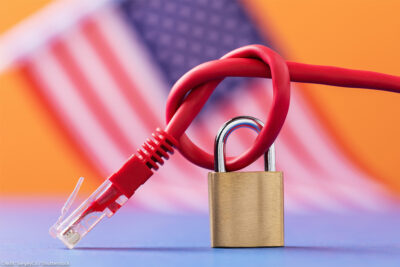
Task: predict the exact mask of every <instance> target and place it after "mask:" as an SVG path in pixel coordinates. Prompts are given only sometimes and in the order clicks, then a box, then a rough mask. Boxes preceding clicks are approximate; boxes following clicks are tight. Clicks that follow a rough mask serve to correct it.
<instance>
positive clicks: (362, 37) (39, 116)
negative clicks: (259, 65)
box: [0, 0, 400, 195]
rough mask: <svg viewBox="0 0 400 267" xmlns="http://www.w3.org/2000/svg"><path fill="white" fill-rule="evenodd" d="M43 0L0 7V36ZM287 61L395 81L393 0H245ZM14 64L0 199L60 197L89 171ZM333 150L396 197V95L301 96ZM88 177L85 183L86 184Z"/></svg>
mask: <svg viewBox="0 0 400 267" xmlns="http://www.w3.org/2000/svg"><path fill="white" fill-rule="evenodd" d="M48 2H50V1H48V0H13V1H1V2H0V34H1V33H3V32H5V31H6V30H7V29H9V28H11V27H12V26H13V25H15V24H16V23H18V22H19V21H21V20H23V19H24V18H25V17H26V16H28V15H29V14H32V13H34V12H35V11H37V10H38V9H40V8H41V7H43V6H44V5H45V4H47V3H48ZM245 4H246V6H247V7H248V9H249V11H250V12H251V13H252V15H253V17H254V18H255V19H256V21H257V23H258V24H259V25H260V28H264V29H267V31H268V34H269V35H271V34H272V36H273V38H272V39H273V41H274V43H275V47H279V50H280V52H281V53H282V52H283V53H284V57H285V58H286V59H288V60H293V61H300V62H305V63H313V64H320V65H335V66H341V67H348V68H356V69H366V70H373V71H378V72H385V73H389V74H394V75H400V67H399V62H400V52H399V50H398V47H400V20H399V19H398V11H399V10H400V2H399V1H372V0H369V1H361V0H358V1H344V0H340V1H329V2H328V1H316V0H304V1H289V0H279V1H278V0H268V1H265V0H264V1H263V0H246V1H245ZM31 90H32V88H31V87H30V85H29V83H28V82H27V81H26V80H25V79H24V76H23V75H22V74H21V71H20V69H19V68H18V67H13V68H11V69H9V70H7V71H6V72H5V73H2V74H0V108H1V111H0V114H1V116H0V119H1V124H0V125H1V126H0V127H1V128H0V176H1V179H0V194H3V195H4V194H43V193H45V194H66V193H69V192H71V190H72V188H73V186H74V184H75V182H76V180H77V178H78V177H79V176H85V177H86V178H89V179H86V182H85V183H84V184H83V188H82V190H83V192H85V193H90V192H92V191H93V190H94V189H95V186H96V185H97V183H96V182H95V181H96V179H94V178H95V177H96V176H98V174H97V173H96V171H95V170H94V169H93V168H91V166H90V165H88V164H87V162H86V161H85V160H83V158H82V157H81V156H80V155H79V154H78V152H77V151H75V150H74V149H73V148H71V147H70V146H69V143H68V141H67V140H66V139H65V135H64V134H63V133H62V132H61V131H60V130H59V129H58V128H57V127H56V125H55V124H54V123H53V121H52V119H51V117H50V116H49V114H46V113H45V110H44V109H43V108H42V106H41V105H40V103H39V102H38V101H37V100H36V98H35V97H34V95H33V94H32V93H31ZM299 90H302V91H303V92H304V94H305V95H306V96H307V98H308V99H309V100H310V103H312V106H313V108H315V109H316V111H317V113H318V114H319V118H320V120H321V122H322V123H323V124H324V125H325V126H326V127H327V129H329V130H330V132H331V134H332V136H333V137H334V138H335V140H336V141H337V143H338V145H339V146H340V147H341V148H342V149H343V150H344V151H345V152H346V155H348V156H349V157H350V158H351V159H352V160H353V161H354V162H355V163H356V164H358V165H359V166H361V167H362V168H363V169H365V170H367V171H368V172H369V173H370V174H371V176H372V177H374V178H376V179H379V181H381V182H382V183H384V184H385V185H387V186H388V187H389V188H390V189H392V191H393V192H397V194H400V179H398V178H399V177H400V167H399V163H398V162H399V158H400V157H399V155H400V152H399V151H400V140H399V139H398V136H400V96H399V95H395V94H393V93H383V92H373V91H368V92H365V91H360V90H356V89H347V88H336V87H328V86H320V85H306V86H302V87H301V89H299ZM91 178H93V179H91Z"/></svg>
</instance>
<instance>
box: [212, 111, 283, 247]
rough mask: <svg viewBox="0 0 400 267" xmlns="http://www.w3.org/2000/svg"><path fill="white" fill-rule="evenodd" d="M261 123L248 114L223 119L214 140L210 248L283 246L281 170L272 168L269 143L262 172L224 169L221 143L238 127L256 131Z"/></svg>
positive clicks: (272, 156) (273, 157)
mask: <svg viewBox="0 0 400 267" xmlns="http://www.w3.org/2000/svg"><path fill="white" fill-rule="evenodd" d="M263 126H264V125H263V123H262V122H261V121H260V120H258V119H256V118H253V117H250V116H240V117H236V118H233V119H231V120H230V121H228V122H226V123H225V124H224V125H223V126H222V127H221V129H220V130H219V132H218V134H217V136H216V139H215V151H214V157H215V161H214V166H215V167H214V169H215V172H210V173H209V174H208V191H209V209H210V232H211V246H212V247H280V246H284V225H283V217H284V213H283V173H282V172H279V171H275V150H274V145H272V146H271V147H270V148H269V150H268V152H267V153H266V154H265V155H264V161H265V171H256V172H226V170H225V156H224V154H225V143H226V141H227V138H228V136H229V134H230V133H232V132H233V131H234V130H236V129H238V128H240V127H248V128H251V129H253V130H255V131H257V132H259V131H260V130H261V128H262V127H263Z"/></svg>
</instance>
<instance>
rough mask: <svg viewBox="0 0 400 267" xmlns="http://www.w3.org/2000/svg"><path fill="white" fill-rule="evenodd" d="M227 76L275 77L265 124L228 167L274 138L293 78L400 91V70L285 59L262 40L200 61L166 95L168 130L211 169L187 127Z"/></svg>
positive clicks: (253, 157) (258, 153) (234, 167)
mask: <svg viewBox="0 0 400 267" xmlns="http://www.w3.org/2000/svg"><path fill="white" fill-rule="evenodd" d="M229 76H242V77H265V78H271V77H272V82H273V90H274V98H273V105H272V107H271V109H270V111H269V113H268V116H267V121H266V123H265V127H264V129H263V130H262V131H261V132H260V134H259V136H258V137H257V139H256V140H255V142H254V144H253V146H252V147H250V148H249V149H248V150H247V151H245V152H244V153H243V154H241V155H239V156H237V157H234V158H228V159H227V162H226V166H227V170H229V171H233V170H238V169H241V168H244V167H245V166H247V165H249V164H251V163H252V162H253V161H255V160H256V159H257V158H258V157H260V156H261V155H262V154H263V153H264V152H265V151H266V150H267V149H268V147H269V146H270V145H271V144H272V143H273V142H274V140H275V138H276V137H277V135H278V134H279V131H280V129H281V128H282V125H283V123H284V121H285V118H286V115H287V111H288V108H289V99H290V91H289V80H290V81H294V82H306V83H318V84H326V85H334V86H343V87H356V88H367V89H377V90H383V91H390V92H397V93H400V77H397V76H392V75H387V74H381V73H376V72H371V71H360V70H350V69H345V68H338V67H329V66H316V65H308V64H301V63H296V62H286V61H284V60H283V59H282V58H281V57H280V56H279V55H278V54H277V53H276V52H274V51H273V50H271V49H269V48H267V47H264V46H261V45H250V46H245V47H242V48H239V49H236V50H234V51H232V52H230V53H228V54H227V55H225V56H224V57H222V58H221V59H220V60H215V61H209V62H206V63H204V64H201V65H199V66H197V67H195V68H193V69H192V70H190V71H189V72H187V73H186V74H185V75H183V76H182V77H181V79H179V80H178V81H177V82H176V83H175V85H174V86H173V88H172V90H171V92H170V95H169V97H168V101H167V108H166V119H167V123H168V125H167V127H166V132H167V133H169V134H170V135H172V136H173V137H174V138H175V139H177V140H179V146H178V148H179V150H180V152H181V153H182V154H183V155H184V156H185V157H186V158H187V159H188V160H190V161H191V162H193V163H194V164H196V165H199V166H201V167H204V168H208V169H213V166H214V162H213V161H214V157H213V155H211V154H209V153H207V152H205V151H203V150H202V149H200V148H199V147H197V146H196V145H195V144H194V143H192V142H191V140H190V139H189V138H188V137H187V136H186V135H185V134H184V132H185V131H186V129H187V128H188V127H189V125H190V124H191V122H192V121H193V119H194V118H195V117H196V116H197V114H198V113H199V112H200V110H201V108H202V107H203V105H204V104H205V102H206V101H207V100H208V98H209V97H210V95H211V94H212V92H213V91H214V89H215V88H216V86H217V85H218V84H219V83H220V82H221V81H222V80H223V79H224V78H225V77H229ZM289 76H290V77H289Z"/></svg>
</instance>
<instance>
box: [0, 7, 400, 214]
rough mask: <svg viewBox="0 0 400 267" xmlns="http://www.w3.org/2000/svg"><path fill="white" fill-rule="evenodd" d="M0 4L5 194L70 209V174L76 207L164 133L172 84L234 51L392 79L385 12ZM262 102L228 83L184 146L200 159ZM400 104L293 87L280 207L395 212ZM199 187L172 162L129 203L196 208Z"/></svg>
mask: <svg viewBox="0 0 400 267" xmlns="http://www.w3.org/2000/svg"><path fill="white" fill-rule="evenodd" d="M0 7H1V8H0V14H1V15H0V27H1V28H0V33H1V35H0V71H1V73H0V85H1V88H0V101H1V103H0V107H1V116H0V118H1V129H0V136H1V139H0V142H1V143H0V148H1V149H0V157H1V158H0V175H1V178H0V193H1V195H2V196H16V197H19V196H31V195H32V196H50V197H53V196H60V197H63V198H66V197H67V195H68V194H69V193H70V192H71V191H72V189H73V187H74V184H75V183H76V181H77V179H78V177H79V176H84V177H85V178H86V180H85V182H84V185H83V189H82V191H81V194H82V195H88V194H89V193H91V192H92V191H93V190H94V189H95V188H96V187H97V186H98V185H99V184H100V183H101V181H102V180H103V179H105V178H107V177H108V176H109V175H110V174H111V173H112V172H113V171H116V170H117V169H118V168H119V167H120V166H121V165H122V164H123V162H124V161H125V160H126V159H127V158H128V157H129V156H130V154H131V153H134V152H135V151H136V149H137V148H139V146H140V145H141V144H142V143H143V142H144V140H145V138H147V137H148V136H149V135H150V134H151V132H153V131H154V129H155V128H156V127H158V126H164V125H165V119H164V109H165V103H166V98H167V96H168V92H169V90H170V88H171V86H172V85H173V84H174V82H175V81H177V80H178V79H179V77H180V76H181V75H183V74H184V73H185V72H186V71H188V70H190V69H191V68H192V67H194V66H196V65H198V64H200V63H202V62H205V61H208V60H213V59H217V58H219V57H221V56H222V55H224V54H225V53H226V52H229V51H230V50H232V49H235V48H237V47H240V46H243V45H246V44H253V43H262V44H265V45H267V46H270V47H272V48H273V49H275V50H277V51H278V52H279V53H281V54H282V55H283V57H284V58H286V59H287V60H294V61H300V62H305V63H312V64H320V65H334V66H341V67H348V68H356V69H366V70H372V71H379V72H385V73H389V74H394V75H400V72H399V67H398V66H399V65H398V62H399V61H400V53H399V52H398V46H399V44H400V32H399V29H400V21H399V20H398V17H397V15H398V14H397V11H398V10H399V8H400V3H399V2H397V1H384V2H377V1H330V2H325V1H314V0H307V1H301V2H296V1H270V0H268V1H261V0H246V1H229V0H226V1H223V0H219V1H210V0H194V1H184V0H170V1H161V0H149V1H144V0H143V1H140V0H133V1H128V0H123V1H122V0H121V1H112V0H97V1H78V0H70V1H67V0H60V1H54V2H52V1H47V0H34V1H23V0H18V1H7V2H2V3H0ZM371 18H373V19H371ZM270 101H271V86H270V81H269V80H263V79H238V78H230V79H227V80H226V81H224V82H223V83H222V84H221V85H220V86H219V87H218V88H217V90H216V92H215V94H214V95H213V97H212V99H211V100H210V101H209V103H208V104H207V105H206V107H205V109H204V110H203V111H202V112H201V114H200V116H199V117H198V118H197V119H196V120H195V122H194V123H193V125H191V127H190V129H189V134H190V136H192V137H193V138H194V140H196V141H197V142H198V143H199V144H200V145H201V146H203V147H204V148H206V149H208V150H209V151H211V150H212V146H213V141H214V136H215V134H216V132H217V130H218V128H219V127H220V126H221V125H222V124H223V122H225V121H226V120H228V119H229V118H231V117H233V116H238V115H252V116H256V117H258V118H260V119H261V120H265V116H266V114H267V112H268V109H269V103H270ZM399 103H400V97H399V96H398V95H395V94H391V93H383V92H374V91H364V90H363V91H360V90H357V89H347V88H335V87H328V86H320V85H309V84H307V85H303V84H292V102H291V107H290V110H289V115H288V118H287V121H286V123H285V126H284V128H283V130H282V132H281V134H280V136H279V138H278V139H277V141H276V146H277V148H276V149H277V167H278V169H280V170H283V171H284V174H285V194H286V195H285V205H286V209H287V210H288V211H292V212H306V211H310V210H311V211H315V210H317V211H318V210H323V211H335V212H343V211H347V210H368V211H371V210H373V211H379V210H387V209H391V208H393V207H394V206H395V205H396V204H398V197H399V196H400V179H399V177H400V168H399V165H398V162H399V156H400V154H399V151H400V141H399V139H398V136H400V126H399V125H400V104H399ZM254 138H255V135H254V134H253V133H249V132H247V131H246V130H243V131H241V130H240V132H238V133H237V134H234V135H233V136H232V137H231V139H230V141H229V142H228V152H229V153H231V154H237V153H240V152H241V151H244V149H245V148H246V147H248V146H250V145H251V142H252V141H253V140H254ZM251 168H252V169H261V168H262V162H261V161H258V162H257V163H256V164H254V165H253V166H251ZM206 175H207V171H206V170H203V169H200V168H199V167H197V166H194V165H192V164H191V163H189V162H188V161H186V160H185V159H184V158H183V157H182V156H181V155H179V153H176V155H175V156H174V157H172V158H171V160H169V161H168V162H166V164H165V166H164V167H162V168H161V169H160V171H159V172H158V174H157V175H155V176H153V177H152V179H150V180H149V181H148V182H147V183H146V184H145V185H144V186H143V187H142V188H141V189H140V190H138V192H137V193H136V195H135V197H134V198H133V200H132V201H131V204H132V205H136V206H140V207H143V208H145V209H149V210H155V211H165V212H175V211H204V212H206V211H207V180H206Z"/></svg>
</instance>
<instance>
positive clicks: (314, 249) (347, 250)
mask: <svg viewBox="0 0 400 267" xmlns="http://www.w3.org/2000/svg"><path fill="white" fill-rule="evenodd" d="M245 249H246V250H271V249H273V250H281V251H285V252H289V251H293V252H294V251H298V252H303V253H304V252H311V253H324V254H326V253H332V254H338V253H339V254H341V253H343V254H385V255H392V254H397V255H398V254H399V253H400V248H397V247H396V248H394V247H327V246H321V247H318V246H285V247H274V248H270V247H269V248H211V247H79V248H75V250H92V251H141V252H147V251H148V252H197V253H198V252H210V251H218V250H245Z"/></svg>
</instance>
